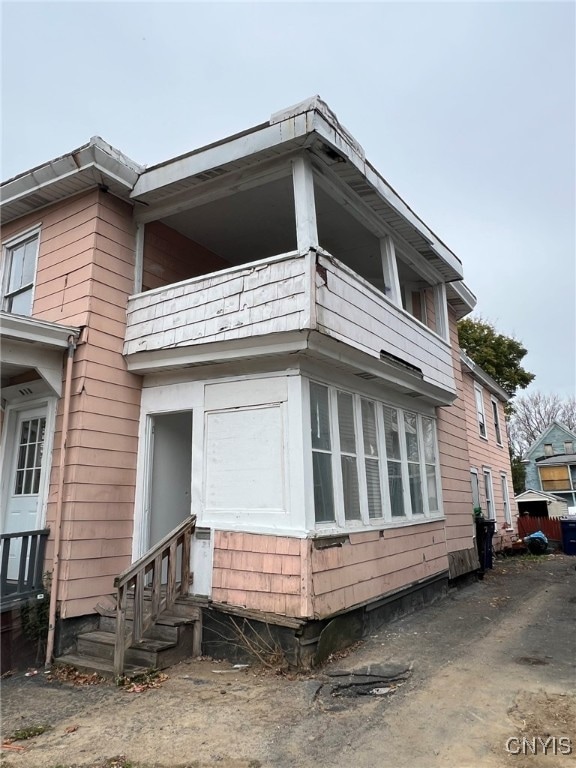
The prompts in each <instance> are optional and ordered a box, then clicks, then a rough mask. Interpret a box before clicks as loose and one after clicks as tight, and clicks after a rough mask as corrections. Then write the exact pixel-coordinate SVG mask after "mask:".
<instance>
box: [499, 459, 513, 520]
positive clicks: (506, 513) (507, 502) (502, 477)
mask: <svg viewBox="0 0 576 768" xmlns="http://www.w3.org/2000/svg"><path fill="white" fill-rule="evenodd" d="M500 480H501V482H502V501H503V503H504V520H506V525H507V526H508V527H509V528H510V526H511V525H512V515H511V514H510V496H509V495H508V477H507V476H506V472H501V473H500Z"/></svg>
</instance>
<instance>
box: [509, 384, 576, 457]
mask: <svg viewBox="0 0 576 768" xmlns="http://www.w3.org/2000/svg"><path fill="white" fill-rule="evenodd" d="M553 421H558V422H560V424H563V425H564V426H565V427H568V429H570V430H572V431H575V430H576V397H568V398H564V399H563V398H561V397H560V396H559V395H547V394H544V393H543V392H532V393H531V394H529V395H520V396H518V397H516V398H515V399H514V403H513V413H512V416H511V418H510V423H509V427H508V429H509V436H510V443H511V445H512V449H513V452H514V454H515V455H517V456H522V455H524V453H525V452H526V449H527V448H528V447H529V446H530V445H531V444H532V443H533V442H534V441H535V440H536V439H537V438H538V437H539V436H540V435H541V434H542V432H544V430H545V429H546V428H547V427H548V426H549V425H550V424H551V423H552V422H553Z"/></svg>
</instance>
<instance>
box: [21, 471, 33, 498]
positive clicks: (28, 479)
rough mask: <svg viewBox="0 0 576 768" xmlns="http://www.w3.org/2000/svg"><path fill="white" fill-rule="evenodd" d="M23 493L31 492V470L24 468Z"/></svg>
mask: <svg viewBox="0 0 576 768" xmlns="http://www.w3.org/2000/svg"><path fill="white" fill-rule="evenodd" d="M23 493H32V470H31V469H25V470H24V490H23Z"/></svg>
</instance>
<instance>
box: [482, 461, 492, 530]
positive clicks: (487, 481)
mask: <svg viewBox="0 0 576 768" xmlns="http://www.w3.org/2000/svg"><path fill="white" fill-rule="evenodd" d="M483 471H484V493H485V496H486V517H487V518H488V519H489V520H494V490H493V486H492V472H491V470H489V469H484V470H483Z"/></svg>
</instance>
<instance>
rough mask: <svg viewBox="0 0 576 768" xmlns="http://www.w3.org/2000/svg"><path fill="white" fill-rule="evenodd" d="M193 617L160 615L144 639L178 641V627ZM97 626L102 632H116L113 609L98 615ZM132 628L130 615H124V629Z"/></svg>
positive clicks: (190, 621) (191, 621)
mask: <svg viewBox="0 0 576 768" xmlns="http://www.w3.org/2000/svg"><path fill="white" fill-rule="evenodd" d="M193 622H194V619H187V618H184V617H183V616H171V615H162V616H160V617H159V618H158V619H157V620H156V623H155V624H154V625H152V626H151V627H150V628H149V629H147V630H146V632H145V633H144V637H145V638H146V639H148V638H150V639H152V640H170V641H173V642H177V641H178V637H179V634H178V629H179V627H182V626H184V625H186V624H192V623H193ZM98 628H99V629H100V630H102V631H103V632H116V612H115V611H113V612H111V613H110V614H109V615H102V614H101V615H100V621H99V626H98ZM131 628H132V617H131V616H127V617H126V629H131Z"/></svg>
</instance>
